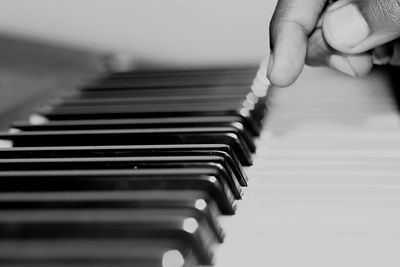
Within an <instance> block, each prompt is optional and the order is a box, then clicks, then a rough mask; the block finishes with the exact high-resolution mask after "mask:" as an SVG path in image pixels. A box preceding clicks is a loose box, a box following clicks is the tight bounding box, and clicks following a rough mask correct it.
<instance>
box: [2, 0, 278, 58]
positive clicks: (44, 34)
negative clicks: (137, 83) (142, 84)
mask: <svg viewBox="0 0 400 267" xmlns="http://www.w3.org/2000/svg"><path fill="white" fill-rule="evenodd" d="M275 2H276V1H275V0H246V1H244V0H35V1H33V0H0V32H3V33H11V34H13V35H18V36H28V37H33V38H35V39H42V40H43V39H44V40H50V41H52V42H57V43H63V44H68V45H70V44H72V45H76V46H83V47H89V48H90V49H95V50H100V51H103V50H104V51H112V52H118V53H119V54H120V55H123V56H126V55H129V56H131V57H132V58H134V59H135V60H137V61H138V62H149V63H166V64H191V65H193V64H194V65H199V64H206V65H209V64H214V63H217V64H237V63H254V62H258V61H259V60H260V59H261V58H262V57H263V56H264V55H266V54H267V53H268V21H269V18H270V16H271V13H272V11H273V7H274V6H275Z"/></svg>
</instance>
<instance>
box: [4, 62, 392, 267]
mask: <svg viewBox="0 0 400 267" xmlns="http://www.w3.org/2000/svg"><path fill="white" fill-rule="evenodd" d="M71 69H74V68H71ZM93 73H95V75H93ZM263 73H265V64H262V65H261V68H260V69H259V70H258V66H257V65H256V64H254V66H237V67H232V66H231V67H220V68H216V67H212V68H198V69H193V68H188V69H152V70H132V71H122V72H109V71H108V72H99V71H97V72H92V71H88V72H87V73H85V75H86V74H87V75H86V76H85V77H86V78H85V79H84V81H83V82H82V80H81V83H78V82H76V81H75V79H76V80H77V76H76V75H72V76H73V77H74V82H73V84H74V86H73V89H72V90H66V91H65V90H59V89H60V88H55V89H58V90H57V94H55V93H54V92H53V93H52V94H47V95H46V97H45V98H46V101H43V100H42V101H41V103H40V105H38V104H37V103H32V104H35V107H36V108H34V109H31V110H30V111H29V113H30V114H31V115H30V116H26V114H27V111H24V112H23V113H15V114H14V113H13V114H12V115H13V116H11V117H13V118H14V117H17V118H18V119H16V120H11V119H7V121H11V122H10V123H9V127H8V129H7V130H5V131H3V132H2V133H0V140H1V149H0V264H1V266H159V267H182V266H243V265H246V264H247V265H248V264H250V265H253V266H293V265H295V264H296V265H298V266H321V265H324V266H338V265H345V266H377V265H383V264H384V265H385V266H398V264H399V263H400V258H399V256H398V249H397V248H398V247H399V245H400V238H399V230H400V213H399V211H400V209H399V208H400V206H399V205H400V194H399V193H400V183H399V181H400V180H399V177H400V167H399V165H398V160H399V158H400V153H399V148H400V147H399V145H400V137H399V134H398V133H399V120H398V113H397V105H396V103H395V101H394V99H395V98H393V97H392V93H393V92H392V91H391V89H392V88H393V84H392V83H391V80H390V77H389V76H388V74H387V71H386V70H376V71H375V72H374V73H373V74H371V75H370V76H369V77H367V78H365V79H353V78H348V77H345V76H341V75H340V74H337V73H334V72H332V71H330V70H323V69H309V68H307V69H306V70H305V72H304V74H303V76H302V77H301V79H300V80H299V81H298V82H297V83H296V84H295V85H294V86H292V87H290V88H285V89H278V88H273V87H270V86H268V83H267V81H266V79H265V76H263ZM89 74H90V75H89ZM88 76H90V79H89V78H88ZM69 78H70V79H72V78H71V77H69ZM80 78H82V77H80ZM63 81H65V79H63ZM63 87H66V86H65V85H64V86H63ZM60 91H61V92H60ZM47 93H48V92H47ZM55 95H56V96H55ZM2 101H6V100H4V99H2ZM26 102H29V101H26ZM26 102H25V103H26ZM25 109H26V107H25ZM10 114H11V113H8V115H10ZM21 114H22V115H23V116H22V115H21Z"/></svg>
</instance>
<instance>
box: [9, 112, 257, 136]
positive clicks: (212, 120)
mask: <svg viewBox="0 0 400 267" xmlns="http://www.w3.org/2000/svg"><path fill="white" fill-rule="evenodd" d="M190 127H200V128H204V127H233V128H236V129H238V130H240V131H241V132H243V134H244V135H245V136H248V138H249V139H251V138H252V137H254V136H258V135H259V131H258V130H257V129H254V128H252V127H250V126H249V125H248V124H247V123H246V121H244V120H243V118H242V117H239V116H226V117H223V116H221V117H182V118H179V117H176V118H174V117H172V118H147V119H119V120H118V119H115V120H113V119H109V120H72V121H69V120H62V121H49V122H46V123H43V124H31V123H29V122H24V121H16V122H14V123H13V124H12V125H11V128H13V129H18V130H22V131H68V130H107V129H145V128H190Z"/></svg>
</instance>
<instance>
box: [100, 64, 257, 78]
mask: <svg viewBox="0 0 400 267" xmlns="http://www.w3.org/2000/svg"><path fill="white" fill-rule="evenodd" d="M256 71H257V69H256V68H254V66H241V67H238V66H229V67H228V66H226V67H206V68H197V67H196V68H194V69H191V68H176V69H174V68H167V69H156V68H152V69H138V70H128V71H120V72H114V73H112V74H110V75H109V76H107V77H105V78H106V79H107V78H113V77H117V78H118V77H124V76H134V77H136V76H140V77H143V76H145V77H149V78H151V77H158V76H182V75H197V76H200V75H201V76H206V75H238V74H241V75H246V74H247V75H249V79H250V80H251V79H253V76H254V73H255V72H256Z"/></svg>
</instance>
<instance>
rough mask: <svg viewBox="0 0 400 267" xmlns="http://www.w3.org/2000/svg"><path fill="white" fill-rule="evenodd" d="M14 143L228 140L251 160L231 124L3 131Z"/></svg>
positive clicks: (246, 160)
mask: <svg viewBox="0 0 400 267" xmlns="http://www.w3.org/2000/svg"><path fill="white" fill-rule="evenodd" d="M0 139H3V140H9V141H12V142H13V146H15V147H18V146H20V147H21V146H26V147H28V146H33V147H38V146H88V145H150V144H157V145H163V144H164V145H170V144H227V145H229V146H231V147H232V150H233V151H235V153H236V155H237V156H238V158H239V160H240V162H241V163H242V164H243V165H250V164H251V150H250V149H254V147H250V148H249V147H248V145H247V143H246V142H245V141H243V138H242V136H241V135H240V134H237V133H235V131H232V129H230V128H224V127H220V128H219V127H216V128H197V129H196V128H195V129H191V128H175V129H172V128H171V129H161V130H160V129H141V130H82V131H64V132H58V131H40V132H19V133H2V134H0Z"/></svg>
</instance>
